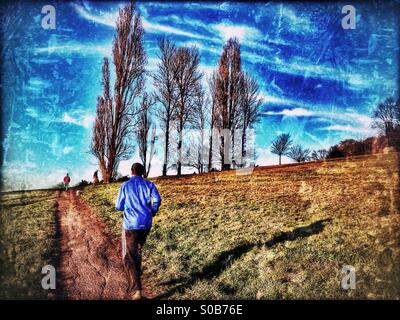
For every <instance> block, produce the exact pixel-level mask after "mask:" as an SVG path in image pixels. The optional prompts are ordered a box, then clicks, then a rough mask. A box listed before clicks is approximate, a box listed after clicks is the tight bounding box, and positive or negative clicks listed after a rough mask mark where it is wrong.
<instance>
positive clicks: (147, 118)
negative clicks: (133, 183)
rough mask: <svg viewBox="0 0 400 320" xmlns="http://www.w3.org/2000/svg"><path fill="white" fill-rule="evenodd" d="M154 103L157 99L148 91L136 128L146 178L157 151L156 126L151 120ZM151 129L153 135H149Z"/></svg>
mask: <svg viewBox="0 0 400 320" xmlns="http://www.w3.org/2000/svg"><path fill="white" fill-rule="evenodd" d="M154 103H155V101H154V100H153V99H152V98H151V97H149V96H148V95H147V93H145V94H144V95H143V97H142V100H141V106H140V111H139V115H138V121H137V124H136V130H135V134H136V140H137V142H138V148H139V157H140V160H141V161H142V164H143V166H144V168H145V174H144V176H145V178H146V177H147V176H148V175H149V173H150V168H151V161H152V159H153V156H154V153H155V141H156V126H155V125H153V123H152V120H151V108H152V106H153V105H154ZM150 129H152V130H151V136H149V133H150Z"/></svg>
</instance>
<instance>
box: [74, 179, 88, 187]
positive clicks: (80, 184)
mask: <svg viewBox="0 0 400 320" xmlns="http://www.w3.org/2000/svg"><path fill="white" fill-rule="evenodd" d="M89 184H90V182H88V181H86V180H81V182H79V183H78V184H77V185H76V186H77V187H78V188H81V187H86V186H88V185H89Z"/></svg>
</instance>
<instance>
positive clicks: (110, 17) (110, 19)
mask: <svg viewBox="0 0 400 320" xmlns="http://www.w3.org/2000/svg"><path fill="white" fill-rule="evenodd" d="M72 6H73V7H74V8H75V11H76V12H77V13H78V14H79V15H80V16H81V17H82V18H85V19H86V20H89V21H93V22H96V23H100V24H103V25H106V26H109V27H112V28H115V27H116V24H115V22H116V20H117V18H118V11H114V12H107V13H102V14H93V13H91V12H89V11H87V9H86V8H84V7H83V6H80V5H78V4H72ZM142 24H143V27H144V28H145V30H146V32H149V33H157V34H158V33H170V34H175V35H178V36H183V37H189V38H194V39H209V38H208V37H206V36H204V35H201V34H198V33H194V32H189V31H185V30H182V29H179V28H175V27H171V26H169V25H165V24H160V23H153V22H151V21H149V20H148V19H146V18H145V17H143V16H142Z"/></svg>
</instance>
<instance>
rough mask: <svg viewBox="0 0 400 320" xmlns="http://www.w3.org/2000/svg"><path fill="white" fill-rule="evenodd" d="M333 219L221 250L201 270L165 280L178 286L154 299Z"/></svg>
mask: <svg viewBox="0 0 400 320" xmlns="http://www.w3.org/2000/svg"><path fill="white" fill-rule="evenodd" d="M331 220H332V219H323V220H319V221H317V222H314V223H312V224H310V225H308V226H305V227H299V228H296V229H294V230H293V231H290V232H281V233H279V234H277V235H275V236H274V237H273V238H272V239H271V240H268V241H267V242H265V243H243V244H240V245H238V246H236V247H235V248H233V249H230V250H227V251H224V252H221V253H220V254H219V255H218V256H217V258H216V259H215V260H214V261H213V262H212V263H210V264H208V265H206V266H204V267H203V269H202V270H201V271H199V272H194V273H192V274H190V275H189V276H188V277H187V278H177V279H172V280H169V281H166V282H163V283H162V285H175V284H176V286H175V287H173V288H171V289H169V290H167V291H166V292H164V293H162V294H160V295H158V296H156V297H154V299H166V298H168V297H170V296H172V295H173V294H174V293H176V292H180V293H182V292H184V290H185V289H186V288H188V287H190V286H192V285H193V284H195V283H196V282H197V281H201V280H211V279H213V278H215V277H217V276H218V275H220V274H221V273H222V272H223V271H225V270H226V269H227V268H229V266H230V265H231V264H232V263H233V262H234V261H236V260H237V259H239V258H240V257H242V256H243V255H244V254H245V253H247V252H249V251H250V250H252V249H253V248H271V247H273V246H275V245H276V244H278V243H282V242H285V241H294V240H296V239H299V238H306V237H309V236H311V235H314V234H317V233H320V232H321V231H322V230H323V229H324V227H325V225H326V223H328V222H330V221H331Z"/></svg>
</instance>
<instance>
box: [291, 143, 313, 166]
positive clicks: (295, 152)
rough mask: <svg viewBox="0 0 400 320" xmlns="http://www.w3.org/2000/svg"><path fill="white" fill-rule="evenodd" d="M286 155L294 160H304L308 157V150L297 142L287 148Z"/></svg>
mask: <svg viewBox="0 0 400 320" xmlns="http://www.w3.org/2000/svg"><path fill="white" fill-rule="evenodd" d="M287 156H288V157H289V158H291V159H293V160H294V161H296V162H306V161H308V160H309V159H310V150H309V149H303V148H302V146H300V145H298V144H297V145H295V146H293V147H291V148H290V149H289V151H288V152H287Z"/></svg>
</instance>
